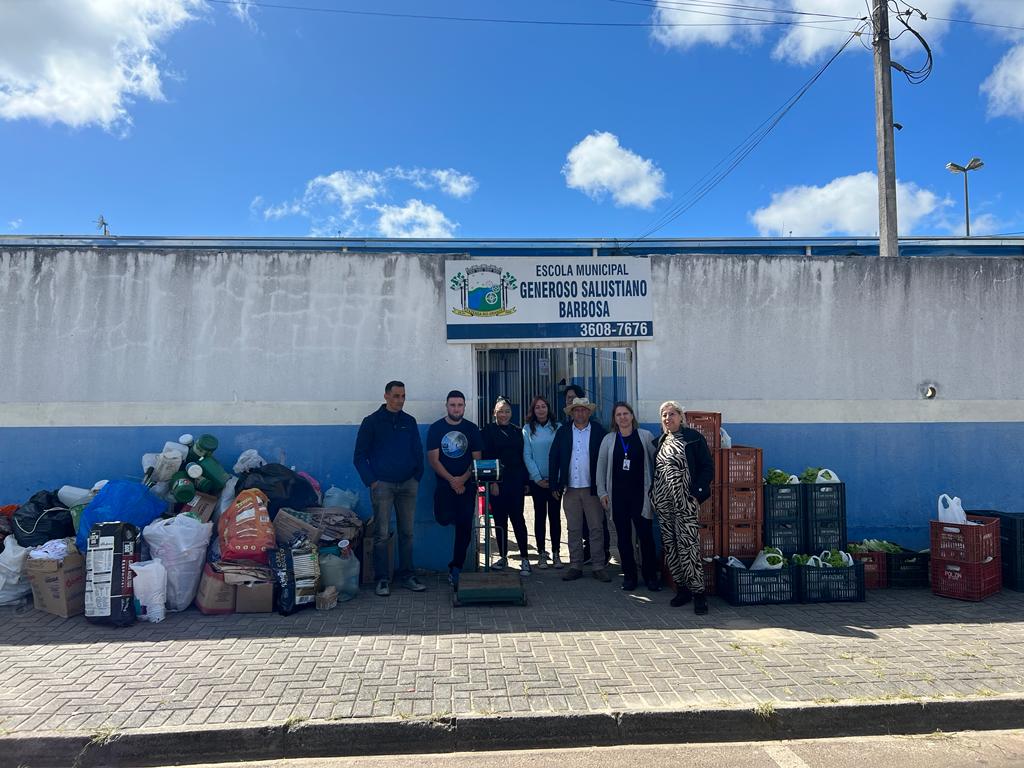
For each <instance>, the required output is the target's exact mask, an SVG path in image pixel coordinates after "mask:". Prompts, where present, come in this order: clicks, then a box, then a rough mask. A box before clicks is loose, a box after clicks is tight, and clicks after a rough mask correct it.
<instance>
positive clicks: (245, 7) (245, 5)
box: [228, 0, 258, 31]
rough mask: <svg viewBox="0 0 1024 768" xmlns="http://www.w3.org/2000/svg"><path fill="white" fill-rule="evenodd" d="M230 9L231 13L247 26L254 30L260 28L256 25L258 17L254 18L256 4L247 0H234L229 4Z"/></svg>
mask: <svg viewBox="0 0 1024 768" xmlns="http://www.w3.org/2000/svg"><path fill="white" fill-rule="evenodd" d="M228 9H229V10H230V11H231V14H232V15H233V16H234V17H235V18H236V19H238V20H239V21H240V22H242V23H243V24H245V26H247V27H249V29H251V30H253V31H255V30H256V29H258V27H257V25H256V19H254V18H253V15H252V14H253V11H254V10H255V9H256V6H254V5H253V4H252V3H250V2H246V0H233V1H232V2H231V3H230V4H229V5H228Z"/></svg>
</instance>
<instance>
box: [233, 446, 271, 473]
mask: <svg viewBox="0 0 1024 768" xmlns="http://www.w3.org/2000/svg"><path fill="white" fill-rule="evenodd" d="M266 463H267V462H266V461H264V459H263V457H262V456H260V454H259V452H258V451H257V450H256V449H255V448H250V449H249V450H247V451H242V455H241V456H239V457H238V461H236V462H235V466H234V467H233V469H234V472H235V474H236V475H240V474H242V473H243V472H245V471H246V470H247V469H259V468H260V467H262V466H263V465H264V464H266Z"/></svg>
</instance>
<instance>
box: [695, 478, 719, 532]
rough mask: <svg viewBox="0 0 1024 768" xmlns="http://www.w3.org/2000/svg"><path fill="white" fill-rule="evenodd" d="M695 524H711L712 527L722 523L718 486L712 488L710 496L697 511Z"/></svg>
mask: <svg viewBox="0 0 1024 768" xmlns="http://www.w3.org/2000/svg"><path fill="white" fill-rule="evenodd" d="M697 522H698V523H711V524H712V525H718V524H719V523H721V522H722V488H721V487H720V486H717V485H715V486H712V488H711V496H710V497H709V498H708V500H707V501H705V502H704V503H703V504H701V505H700V509H698V510H697Z"/></svg>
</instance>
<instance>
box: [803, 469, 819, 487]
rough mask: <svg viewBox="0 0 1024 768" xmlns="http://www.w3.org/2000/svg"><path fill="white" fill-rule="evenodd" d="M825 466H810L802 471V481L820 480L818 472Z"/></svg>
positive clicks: (812, 481)
mask: <svg viewBox="0 0 1024 768" xmlns="http://www.w3.org/2000/svg"><path fill="white" fill-rule="evenodd" d="M822 469H823V467H808V468H807V469H805V470H804V471H803V472H801V473H800V482H801V483H814V482H817V480H818V473H819V472H821V470H822Z"/></svg>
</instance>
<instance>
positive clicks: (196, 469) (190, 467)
mask: <svg viewBox="0 0 1024 768" xmlns="http://www.w3.org/2000/svg"><path fill="white" fill-rule="evenodd" d="M185 474H186V475H188V476H189V477H190V478H192V479H193V480H198V479H199V478H200V477H202V476H203V468H202V467H201V466H199V465H198V464H197V463H196V462H194V461H190V462H189V463H188V464H187V465H186V466H185Z"/></svg>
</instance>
